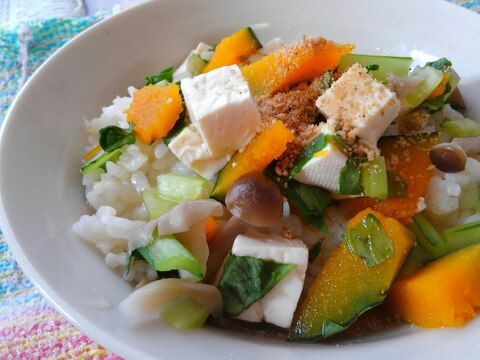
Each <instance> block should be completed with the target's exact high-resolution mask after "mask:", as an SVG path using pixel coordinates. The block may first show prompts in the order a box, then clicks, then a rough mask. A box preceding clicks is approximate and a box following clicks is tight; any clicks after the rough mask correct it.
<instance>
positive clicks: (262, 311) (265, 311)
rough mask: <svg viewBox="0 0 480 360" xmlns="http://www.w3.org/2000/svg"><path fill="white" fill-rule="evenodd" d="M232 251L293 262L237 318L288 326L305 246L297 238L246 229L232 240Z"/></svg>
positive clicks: (299, 283)
mask: <svg viewBox="0 0 480 360" xmlns="http://www.w3.org/2000/svg"><path fill="white" fill-rule="evenodd" d="M232 253H233V254H234V255H237V256H251V257H255V258H257V259H264V260H272V261H275V262H277V263H283V264H296V265H297V267H296V268H295V269H294V270H292V272H291V273H290V274H288V275H287V276H286V277H285V278H284V279H282V280H281V281H280V282H279V283H278V284H277V285H275V286H274V287H273V289H272V290H270V292H268V293H267V294H266V295H265V296H264V297H263V298H262V299H260V300H258V301H256V302H255V303H253V304H252V305H250V307H249V308H248V309H246V310H244V311H243V312H242V313H241V314H240V315H239V316H238V318H239V319H242V320H246V321H251V322H260V321H261V320H262V319H263V320H265V321H266V322H268V323H271V324H274V325H277V326H280V327H284V328H288V327H289V326H290V324H291V322H292V319H293V314H294V312H295V309H296V308H297V303H298V299H299V298H300V294H301V293H302V289H303V282H304V279H305V272H306V270H307V266H308V249H307V247H306V246H305V244H304V243H303V242H302V241H301V240H287V239H285V238H283V237H281V236H279V235H263V234H260V233H258V232H256V231H253V230H248V231H247V232H246V233H245V234H243V235H238V236H237V238H236V239H235V242H234V243H233V247H232Z"/></svg>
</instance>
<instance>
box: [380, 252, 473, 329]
mask: <svg viewBox="0 0 480 360" xmlns="http://www.w3.org/2000/svg"><path fill="white" fill-rule="evenodd" d="M387 305H388V306H389V307H390V309H391V310H392V312H393V313H395V314H398V315H400V316H401V317H402V318H403V319H404V320H407V321H409V322H411V323H413V324H415V325H417V326H422V327H426V328H437V327H445V326H461V325H464V324H465V323H467V322H468V321H470V320H472V319H473V318H474V317H475V316H476V315H477V312H478V311H479V309H480V244H478V245H472V246H470V247H467V248H464V249H462V250H459V251H457V252H454V253H451V254H449V255H446V256H444V257H442V258H440V259H438V260H435V261H433V262H431V263H429V264H427V265H425V266H424V267H423V268H421V269H420V270H418V271H417V272H415V273H414V274H413V275H411V276H409V277H406V278H404V279H402V280H400V281H397V282H395V284H393V285H392V288H391V289H390V293H389V294H388V298H387Z"/></svg>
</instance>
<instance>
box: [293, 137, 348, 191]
mask: <svg viewBox="0 0 480 360" xmlns="http://www.w3.org/2000/svg"><path fill="white" fill-rule="evenodd" d="M347 159H348V157H347V155H345V154H344V153H343V151H342V150H341V149H339V148H337V147H336V146H332V145H331V144H330V143H328V144H327V146H326V147H325V148H323V149H322V150H320V151H318V152H317V153H315V154H314V155H313V157H312V158H311V159H310V160H309V161H308V162H307V163H306V164H305V165H304V166H303V167H302V169H301V170H300V171H299V172H298V173H297V175H295V177H294V179H295V180H297V181H299V182H301V183H304V184H309V185H314V186H319V187H322V188H324V189H327V190H329V191H332V192H335V191H336V190H337V188H338V181H339V177H340V170H342V168H343V167H344V166H345V165H346V163H347Z"/></svg>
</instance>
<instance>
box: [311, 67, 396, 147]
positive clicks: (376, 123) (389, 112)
mask: <svg viewBox="0 0 480 360" xmlns="http://www.w3.org/2000/svg"><path fill="white" fill-rule="evenodd" d="M316 105H317V107H318V109H319V110H320V112H321V113H322V114H323V115H324V116H325V117H326V118H327V121H328V122H329V125H330V126H331V127H332V128H334V129H338V128H340V129H343V130H344V131H347V132H348V134H347V136H348V138H349V140H352V141H353V140H354V138H355V137H356V136H358V137H359V138H361V139H363V140H364V141H366V142H367V143H369V144H370V145H372V146H376V144H377V141H378V139H379V138H380V136H382V134H383V133H384V131H385V130H386V129H387V127H388V126H389V125H390V123H391V122H392V121H393V120H394V119H395V118H396V117H397V115H398V113H399V111H400V101H399V100H398V98H397V96H396V95H395V93H394V92H392V91H391V90H390V89H389V88H387V87H386V86H385V85H383V84H382V83H380V82H379V81H377V80H375V79H374V78H373V77H371V76H370V75H369V74H368V73H367V71H366V69H365V68H364V67H363V66H361V65H359V64H355V65H353V66H352V67H350V68H349V69H348V70H347V71H346V72H345V73H344V74H343V75H342V76H341V77H340V78H339V79H338V80H337V81H335V82H334V83H333V85H332V87H331V88H330V89H328V90H327V91H326V92H325V93H324V94H323V95H322V96H320V97H319V98H318V99H317V102H316Z"/></svg>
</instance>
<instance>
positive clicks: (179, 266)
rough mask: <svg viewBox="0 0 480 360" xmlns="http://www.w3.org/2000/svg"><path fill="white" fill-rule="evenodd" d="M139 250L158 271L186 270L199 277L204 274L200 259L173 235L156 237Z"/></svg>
mask: <svg viewBox="0 0 480 360" xmlns="http://www.w3.org/2000/svg"><path fill="white" fill-rule="evenodd" d="M137 250H138V252H139V253H140V254H141V255H142V256H143V258H144V259H145V260H146V261H147V262H148V263H149V264H150V266H151V267H153V268H154V269H155V270H157V271H170V270H186V271H188V272H190V273H192V274H193V275H194V276H196V277H198V278H203V276H204V273H203V271H202V268H201V266H200V263H199V262H198V260H197V259H196V258H195V257H194V256H193V255H192V254H191V253H190V251H188V250H187V249H186V248H185V246H183V245H182V243H181V242H180V241H178V240H177V239H176V238H175V237H174V236H173V235H164V236H159V237H156V238H155V239H154V240H152V241H151V242H150V243H149V244H148V245H146V246H143V247H140V248H138V249H137Z"/></svg>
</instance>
